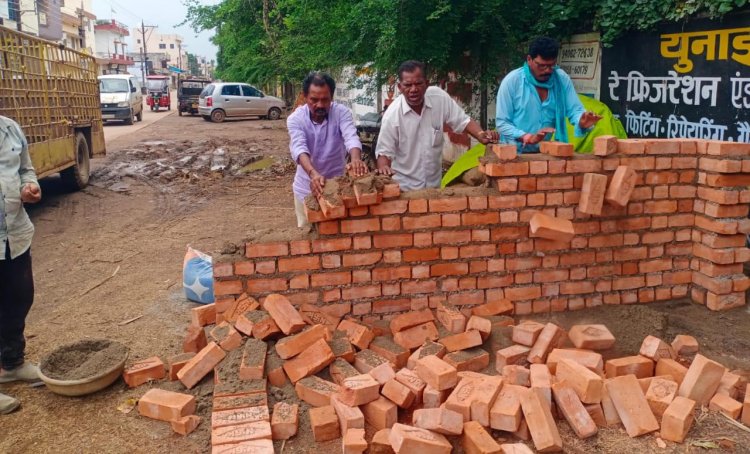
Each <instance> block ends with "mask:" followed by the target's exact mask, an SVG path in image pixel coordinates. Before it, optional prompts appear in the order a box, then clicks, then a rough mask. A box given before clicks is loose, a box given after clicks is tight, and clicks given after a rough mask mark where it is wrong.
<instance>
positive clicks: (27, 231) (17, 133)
mask: <svg viewBox="0 0 750 454" xmlns="http://www.w3.org/2000/svg"><path fill="white" fill-rule="evenodd" d="M27 183H34V184H38V183H37V179H36V173H35V172H34V166H33V165H32V164H31V156H30V155H29V144H28V143H27V142H26V137H25V136H24V135H23V131H21V127H20V126H18V123H16V122H15V121H13V120H11V119H10V118H6V117H2V116H0V260H5V250H6V248H7V243H8V242H10V257H11V258H12V259H13V258H16V257H18V256H19V255H21V254H23V253H24V252H26V250H27V249H28V248H29V247H30V246H31V238H32V237H33V236H34V225H33V224H32V223H31V220H30V219H29V216H28V215H27V214H26V210H24V208H23V202H21V188H22V187H23V186H24V185H25V184H27Z"/></svg>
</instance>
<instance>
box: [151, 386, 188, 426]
mask: <svg viewBox="0 0 750 454" xmlns="http://www.w3.org/2000/svg"><path fill="white" fill-rule="evenodd" d="M138 413H140V415H141V416H145V417H147V418H152V419H157V420H159V421H173V420H177V419H180V418H182V417H184V416H189V415H191V414H193V413H195V397H193V396H191V395H190V394H182V393H176V392H172V391H167V390H164V389H157V388H154V389H150V390H148V391H147V392H146V394H144V395H143V396H142V397H141V398H140V399H138Z"/></svg>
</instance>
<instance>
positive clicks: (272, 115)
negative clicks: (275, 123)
mask: <svg viewBox="0 0 750 454" xmlns="http://www.w3.org/2000/svg"><path fill="white" fill-rule="evenodd" d="M279 118H281V109H279V108H278V107H271V109H270V110H269V111H268V119H269V120H278V119H279Z"/></svg>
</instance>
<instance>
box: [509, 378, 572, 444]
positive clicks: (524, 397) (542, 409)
mask: <svg viewBox="0 0 750 454" xmlns="http://www.w3.org/2000/svg"><path fill="white" fill-rule="evenodd" d="M519 394H520V396H519V399H520V401H521V409H522V410H523V414H524V417H525V420H526V424H527V425H528V428H529V432H530V433H531V437H532V439H533V440H534V447H535V448H536V449H537V450H538V451H540V452H555V451H562V440H561V438H560V433H559V432H558V430H557V425H556V424H555V420H554V418H553V417H552V412H551V410H550V406H549V405H548V404H547V401H546V399H545V398H544V397H543V396H542V395H541V393H539V392H538V391H537V390H523V391H519Z"/></svg>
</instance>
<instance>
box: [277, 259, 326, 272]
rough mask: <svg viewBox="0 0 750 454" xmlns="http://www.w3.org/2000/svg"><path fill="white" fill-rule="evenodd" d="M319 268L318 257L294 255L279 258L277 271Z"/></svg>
mask: <svg viewBox="0 0 750 454" xmlns="http://www.w3.org/2000/svg"><path fill="white" fill-rule="evenodd" d="M318 269H320V257H319V256H312V257H295V258H288V259H279V272H280V273H286V272H288V271H308V270H318Z"/></svg>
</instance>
